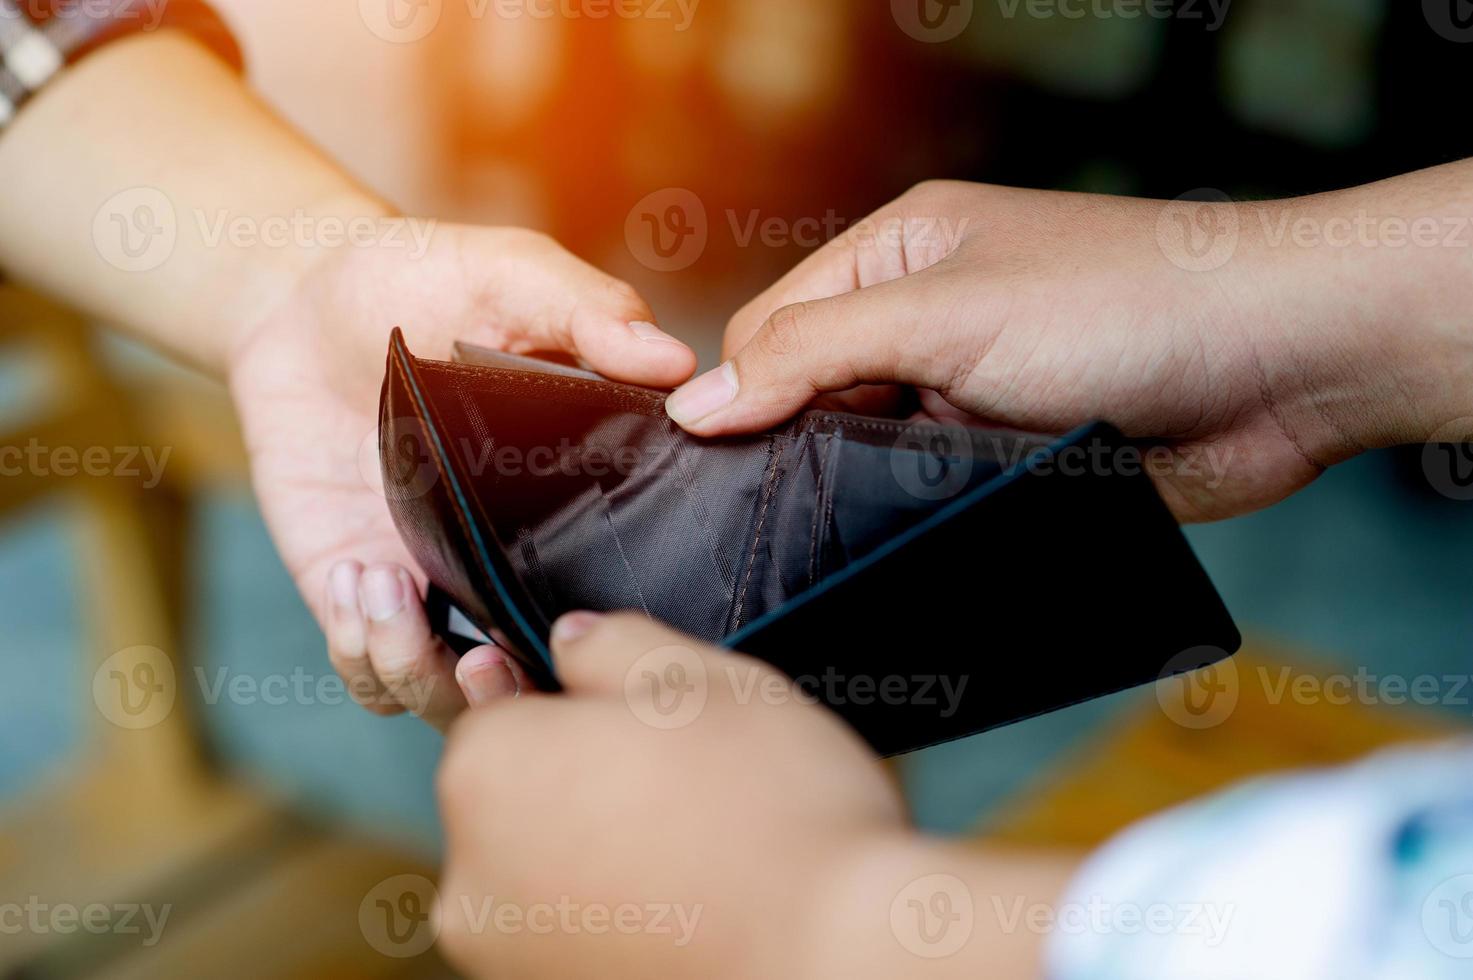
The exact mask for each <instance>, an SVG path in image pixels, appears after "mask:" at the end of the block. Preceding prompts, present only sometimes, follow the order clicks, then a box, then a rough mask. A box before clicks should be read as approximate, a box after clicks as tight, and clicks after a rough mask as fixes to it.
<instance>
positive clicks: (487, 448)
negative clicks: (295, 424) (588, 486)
mask: <svg viewBox="0 0 1473 980" xmlns="http://www.w3.org/2000/svg"><path fill="white" fill-rule="evenodd" d="M384 428H385V430H386V431H388V432H390V433H392V435H391V436H390V437H389V441H388V443H387V445H385V444H384V443H383V437H382V435H381V434H380V433H379V432H378V431H377V430H374V431H371V432H369V433H368V434H367V435H365V436H364V437H363V440H362V442H360V443H359V447H358V457H357V458H358V470H359V475H360V476H361V477H362V478H363V482H364V484H365V485H366V486H368V487H369V488H370V489H371V490H373V491H374V492H375V493H379V494H382V495H384V496H386V497H388V498H389V499H393V500H411V499H414V498H417V497H420V496H422V495H423V494H425V493H428V492H429V491H430V489H432V488H433V487H434V486H435V485H436V484H437V483H438V481H439V479H440V466H439V463H438V462H437V453H438V452H439V450H440V449H441V448H443V449H444V451H445V452H447V453H450V454H451V455H452V456H454V458H455V459H456V464H457V466H458V467H459V468H460V470H461V472H463V473H464V474H465V475H466V476H468V477H470V478H471V479H482V478H485V477H487V476H496V477H502V478H512V479H518V478H525V477H531V478H534V479H541V478H547V477H576V476H586V477H592V478H594V479H602V478H604V477H611V476H620V477H632V476H637V475H639V474H644V473H653V472H656V471H658V470H660V469H663V468H665V467H673V466H677V465H679V452H678V448H677V447H676V445H675V444H673V443H671V444H667V445H663V446H661V445H655V446H628V445H606V444H603V443H592V442H591V443H584V442H575V441H574V440H572V439H568V438H563V439H559V440H558V441H557V442H556V443H552V444H539V445H529V446H524V445H515V444H510V443H505V442H498V441H497V440H496V439H494V438H489V437H487V438H480V439H477V438H473V437H470V436H462V437H459V438H455V439H447V440H444V441H443V442H441V441H436V440H434V439H432V438H431V437H430V434H429V433H428V432H427V430H426V429H425V426H424V424H423V423H422V422H420V420H419V419H417V418H412V417H403V418H396V419H394V420H392V421H391V422H389V423H388V424H387V425H386V426H385V427H384ZM385 476H387V478H388V479H387V482H385Z"/></svg>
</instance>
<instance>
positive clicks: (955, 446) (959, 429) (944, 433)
mask: <svg viewBox="0 0 1473 980" xmlns="http://www.w3.org/2000/svg"><path fill="white" fill-rule="evenodd" d="M972 457H973V452H972V433H971V431H970V430H969V429H967V428H966V427H965V426H963V425H962V424H961V423H959V422H955V423H944V422H917V423H915V424H914V425H910V426H907V427H906V429H905V431H903V432H901V433H900V437H899V438H898V439H896V440H895V445H894V447H893V450H892V451H891V453H890V472H891V474H892V475H893V476H894V477H895V482H896V483H898V484H900V488H901V489H902V490H904V491H906V492H907V493H909V494H910V495H911V496H913V497H915V498H916V499H917V500H947V499H949V498H951V497H954V496H956V495H957V494H959V493H961V492H962V491H963V490H965V489H966V488H967V487H968V486H969V485H970V483H971V479H972V468H973V461H972Z"/></svg>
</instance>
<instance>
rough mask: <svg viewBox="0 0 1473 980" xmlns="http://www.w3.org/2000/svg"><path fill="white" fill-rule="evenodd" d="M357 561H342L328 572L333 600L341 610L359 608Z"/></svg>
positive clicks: (358, 569)
mask: <svg viewBox="0 0 1473 980" xmlns="http://www.w3.org/2000/svg"><path fill="white" fill-rule="evenodd" d="M360 570H361V569H360V567H359V565H358V563H357V562H356V561H340V562H338V563H337V564H336V565H334V566H332V571H330V572H328V573H327V583H328V588H329V590H330V591H331V592H332V602H333V605H334V606H336V607H337V608H338V609H340V610H345V611H346V610H352V611H354V612H356V611H357V610H358V573H359V571H360Z"/></svg>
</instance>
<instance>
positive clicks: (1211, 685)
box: [1156, 646, 1241, 731]
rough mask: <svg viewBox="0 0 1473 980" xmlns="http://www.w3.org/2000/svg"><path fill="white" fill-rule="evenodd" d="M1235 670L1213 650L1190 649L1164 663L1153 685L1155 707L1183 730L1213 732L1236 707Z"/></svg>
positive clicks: (1223, 655) (1222, 653)
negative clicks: (1211, 729) (1159, 708)
mask: <svg viewBox="0 0 1473 980" xmlns="http://www.w3.org/2000/svg"><path fill="white" fill-rule="evenodd" d="M1240 692H1241V685H1240V683H1239V679H1238V667H1237V664H1235V663H1233V661H1232V660H1231V659H1227V652H1226V651H1224V650H1222V649H1220V648H1218V647H1214V646H1200V647H1193V648H1192V649H1190V650H1187V651H1185V652H1184V653H1179V654H1177V655H1176V656H1175V657H1172V658H1171V659H1170V660H1169V661H1167V663H1166V666H1165V668H1163V669H1162V671H1161V676H1160V678H1159V679H1157V681H1156V703H1157V704H1159V705H1161V710H1162V711H1163V712H1164V713H1165V714H1166V717H1168V718H1170V719H1171V720H1172V721H1174V722H1176V723H1177V724H1178V725H1180V726H1181V727H1183V728H1189V729H1192V730H1194V731H1202V730H1205V729H1208V728H1216V727H1217V726H1218V725H1221V724H1222V723H1223V722H1225V721H1227V720H1228V719H1229V718H1230V717H1232V714H1233V712H1234V711H1235V710H1236V709H1237V707H1238V697H1239V694H1240Z"/></svg>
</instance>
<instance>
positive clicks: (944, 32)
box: [890, 0, 976, 44]
mask: <svg viewBox="0 0 1473 980" xmlns="http://www.w3.org/2000/svg"><path fill="white" fill-rule="evenodd" d="M975 12H976V11H975V5H974V0H890V14H891V16H892V17H894V18H895V23H896V25H897V26H898V27H899V28H900V29H901V30H902V31H904V32H905V33H906V34H907V35H908V36H910V37H912V38H914V39H915V40H917V41H921V42H923V43H925V44H941V43H943V42H946V41H951V40H954V39H956V38H957V37H960V36H961V33H962V31H965V30H966V29H967V25H969V24H970V23H971V22H972V15H973V14H974V13H975Z"/></svg>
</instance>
